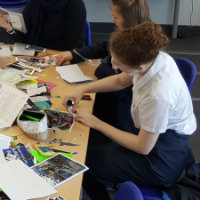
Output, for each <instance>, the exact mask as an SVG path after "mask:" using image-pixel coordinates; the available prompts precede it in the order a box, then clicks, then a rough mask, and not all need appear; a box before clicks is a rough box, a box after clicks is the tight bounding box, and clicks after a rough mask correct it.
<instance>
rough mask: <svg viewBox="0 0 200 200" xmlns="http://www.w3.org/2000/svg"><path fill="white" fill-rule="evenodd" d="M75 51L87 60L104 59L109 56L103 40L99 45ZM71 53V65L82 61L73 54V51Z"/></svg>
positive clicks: (106, 45)
mask: <svg viewBox="0 0 200 200" xmlns="http://www.w3.org/2000/svg"><path fill="white" fill-rule="evenodd" d="M76 51H78V53H80V54H81V55H82V56H84V57H85V58H88V59H98V58H105V57H106V56H108V54H109V52H108V41H107V40H105V41H103V42H101V43H96V44H94V45H91V46H87V47H82V48H76ZM71 53H72V55H73V60H72V61H71V63H72V64H73V63H77V62H82V61H83V59H82V58H80V56H78V55H77V54H75V53H74V52H73V51H71Z"/></svg>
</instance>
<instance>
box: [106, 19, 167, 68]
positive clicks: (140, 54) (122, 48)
mask: <svg viewBox="0 0 200 200" xmlns="http://www.w3.org/2000/svg"><path fill="white" fill-rule="evenodd" d="M168 42H169V40H168V38H167V36H166V35H165V34H164V33H163V31H162V28H161V26H160V25H158V24H155V23H153V22H144V23H142V24H140V25H138V26H136V27H132V28H129V29H124V30H121V31H120V30H119V31H116V32H114V33H113V34H112V35H111V38H110V42H109V46H110V51H111V53H114V54H115V55H116V56H117V57H118V59H119V60H120V61H121V62H122V63H123V64H126V65H128V66H132V67H133V68H134V67H137V66H139V65H141V64H146V63H148V62H150V61H152V60H154V59H155V58H156V57H157V55H158V54H159V51H160V49H162V48H163V47H165V46H166V45H167V44H168Z"/></svg>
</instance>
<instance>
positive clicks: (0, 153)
mask: <svg viewBox="0 0 200 200" xmlns="http://www.w3.org/2000/svg"><path fill="white" fill-rule="evenodd" d="M4 162H6V158H5V156H4V153H3V150H1V149H0V164H1V163H4Z"/></svg>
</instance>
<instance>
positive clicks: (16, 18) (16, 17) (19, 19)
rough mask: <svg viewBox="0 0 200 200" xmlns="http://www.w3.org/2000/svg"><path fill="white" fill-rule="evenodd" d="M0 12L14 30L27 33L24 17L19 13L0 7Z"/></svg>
mask: <svg viewBox="0 0 200 200" xmlns="http://www.w3.org/2000/svg"><path fill="white" fill-rule="evenodd" d="M0 14H1V16H2V17H4V18H5V19H6V20H7V21H8V22H9V23H10V24H11V26H12V27H13V28H14V29H15V30H18V31H20V32H23V33H27V30H26V25H25V22H24V18H23V15H22V14H21V13H16V12H11V11H9V10H6V9H4V8H1V7H0Z"/></svg>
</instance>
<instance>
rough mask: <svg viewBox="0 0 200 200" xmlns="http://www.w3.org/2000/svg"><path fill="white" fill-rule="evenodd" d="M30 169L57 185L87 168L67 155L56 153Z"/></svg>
mask: <svg viewBox="0 0 200 200" xmlns="http://www.w3.org/2000/svg"><path fill="white" fill-rule="evenodd" d="M32 169H33V170H34V171H35V172H36V173H37V174H39V175H40V176H41V177H44V178H45V179H46V180H47V181H48V182H49V183H50V184H51V185H52V186H54V187H57V186H58V185H60V184H62V183H64V182H65V181H67V180H69V179H71V178H73V177H75V176H77V175H79V174H80V173H83V172H84V171H86V170H87V169H88V168H87V167H86V166H85V165H83V164H81V163H79V162H76V161H75V160H73V159H71V158H68V157H67V156H64V155H62V154H56V155H55V156H52V157H51V158H49V159H47V160H45V161H43V162H41V163H39V164H37V165H35V166H33V167H32Z"/></svg>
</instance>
